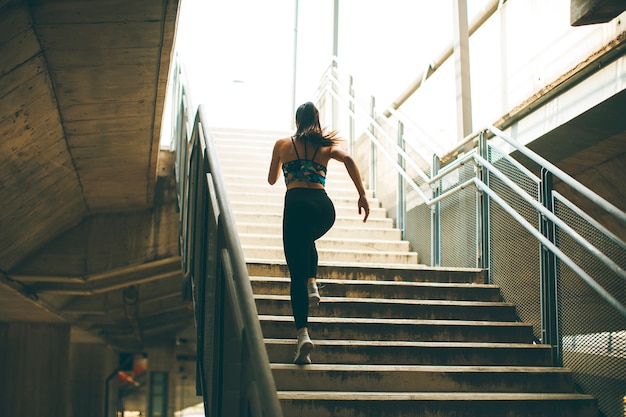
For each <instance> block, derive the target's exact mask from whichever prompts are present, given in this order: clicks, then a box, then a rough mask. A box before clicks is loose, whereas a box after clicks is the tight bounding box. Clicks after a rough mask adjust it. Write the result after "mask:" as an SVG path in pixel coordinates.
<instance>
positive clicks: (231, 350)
mask: <svg viewBox="0 0 626 417" xmlns="http://www.w3.org/2000/svg"><path fill="white" fill-rule="evenodd" d="M174 74H175V75H174V78H173V82H172V92H173V97H174V100H173V103H175V105H176V106H177V107H176V108H174V109H173V122H172V126H173V143H172V146H173V151H174V152H175V153H176V164H175V167H176V179H177V194H178V204H179V207H180V225H181V227H180V252H181V258H182V263H183V273H184V277H185V278H184V291H183V293H184V294H186V296H187V297H189V298H191V299H192V300H193V305H194V312H195V320H196V330H197V355H198V360H197V365H198V366H197V391H198V395H201V396H202V397H203V398H204V404H205V412H206V415H207V416H224V417H226V416H244V415H245V416H255V417H280V416H282V409H281V407H280V403H279V401H278V397H277V393H276V386H275V383H274V378H273V375H272V372H271V370H270V367H269V358H268V356H267V351H266V349H265V345H264V342H263V335H262V332H261V325H260V322H259V319H258V312H257V309H256V305H255V302H254V298H253V294H252V288H251V286H250V280H249V277H248V270H247V267H246V263H245V260H244V256H243V251H242V249H241V244H240V241H239V236H238V234H237V231H236V226H235V220H234V217H233V213H232V210H231V207H230V204H229V201H228V198H227V194H226V189H225V184H224V180H223V177H222V171H221V168H220V164H219V160H218V158H217V151H216V146H215V143H214V142H213V139H212V138H211V136H210V133H209V132H208V130H207V125H206V124H205V121H206V120H207V119H206V117H205V115H204V114H203V109H202V106H200V107H199V108H198V111H197V113H196V114H195V117H194V119H193V121H191V120H190V119H189V117H190V116H191V115H190V114H189V113H188V107H189V106H188V105H189V103H188V96H187V94H186V90H185V83H184V82H183V80H182V76H183V75H182V71H181V69H180V67H177V68H176V69H175V73H174Z"/></svg>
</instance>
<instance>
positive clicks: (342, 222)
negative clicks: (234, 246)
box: [233, 210, 393, 229]
mask: <svg viewBox="0 0 626 417" xmlns="http://www.w3.org/2000/svg"><path fill="white" fill-rule="evenodd" d="M233 215H234V216H235V221H236V222H237V224H239V223H240V222H243V223H259V222H263V223H264V224H276V225H282V223H283V213H282V211H281V212H279V213H264V214H260V213H256V212H252V211H234V210H233ZM357 225H360V226H361V227H367V228H371V229H390V228H392V227H393V222H392V220H391V219H387V218H373V219H367V223H365V224H364V223H363V218H362V217H358V214H357V215H356V216H344V217H338V218H337V219H336V220H335V225H334V226H333V227H335V226H340V227H357Z"/></svg>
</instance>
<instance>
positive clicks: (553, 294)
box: [539, 168, 562, 366]
mask: <svg viewBox="0 0 626 417" xmlns="http://www.w3.org/2000/svg"><path fill="white" fill-rule="evenodd" d="M539 187H540V199H541V204H542V205H543V206H544V207H545V208H547V209H548V210H550V212H554V207H553V203H552V188H553V177H552V173H551V172H550V171H549V170H547V169H546V168H541V182H540V184H539ZM540 228H541V234H543V235H544V236H545V237H546V238H547V239H548V240H549V241H550V242H552V243H553V244H555V245H556V239H555V238H556V236H555V227H554V223H553V222H552V221H551V220H550V219H548V218H546V217H545V216H543V215H540ZM556 267H557V266H556V257H555V256H554V253H553V252H552V251H551V250H549V249H548V248H547V247H545V246H544V245H541V335H542V339H543V340H542V341H543V343H545V344H547V345H550V346H552V360H553V364H554V366H562V358H561V341H560V336H559V333H560V332H559V319H558V295H557V294H558V292H557V279H556Z"/></svg>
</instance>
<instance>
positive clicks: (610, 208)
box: [487, 126, 626, 224]
mask: <svg viewBox="0 0 626 417" xmlns="http://www.w3.org/2000/svg"><path fill="white" fill-rule="evenodd" d="M487 130H488V131H490V132H492V133H493V134H494V135H496V136H498V137H499V138H500V139H503V140H504V141H506V142H507V143H509V144H510V145H511V146H513V147H514V148H515V149H516V150H517V151H519V152H520V153H522V154H523V155H524V156H526V157H527V158H530V160H531V161H533V162H535V163H536V164H538V165H539V166H542V167H544V168H546V169H548V170H549V171H550V172H552V173H553V174H554V175H556V176H557V177H559V178H560V179H561V181H563V182H564V183H566V184H567V185H569V186H570V187H572V188H573V189H574V190H576V191H578V192H579V193H581V194H582V195H584V196H585V197H587V198H588V199H589V200H590V201H593V202H594V203H595V204H597V205H598V206H599V207H601V208H602V209H604V210H605V211H607V212H608V213H610V214H612V215H613V216H615V217H616V218H617V219H619V220H620V221H621V222H622V223H625V224H626V213H625V212H623V211H622V210H620V209H619V208H617V207H615V206H614V205H613V204H611V203H609V202H608V201H606V200H605V199H604V198H602V197H600V196H599V195H598V194H596V193H594V192H593V191H591V190H590V189H589V188H587V187H585V186H584V185H582V184H581V183H580V182H578V181H576V180H575V179H574V178H572V177H571V176H569V175H568V174H566V173H565V172H564V171H563V170H561V169H559V168H557V167H556V166H555V165H554V164H552V163H551V162H549V161H547V160H546V159H544V158H542V157H541V156H539V155H537V154H536V153H535V152H533V151H531V150H530V149H528V148H527V147H526V146H524V145H522V144H521V143H519V142H518V141H516V140H514V139H512V138H510V137H509V136H507V135H506V134H505V133H504V132H502V131H501V130H500V129H498V128H497V127H495V126H488V127H487Z"/></svg>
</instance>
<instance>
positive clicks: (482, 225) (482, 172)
mask: <svg viewBox="0 0 626 417" xmlns="http://www.w3.org/2000/svg"><path fill="white" fill-rule="evenodd" d="M488 146H489V145H488V143H487V132H486V131H482V132H480V136H479V137H478V154H479V155H480V156H481V157H483V158H484V159H485V160H487V161H489V160H490V159H489V148H488ZM477 175H478V180H479V181H481V182H482V183H483V184H485V185H486V186H487V187H489V171H488V170H487V168H485V167H484V166H478V168H477ZM477 192H478V201H479V204H478V216H477V220H478V229H477V230H478V233H479V239H478V265H477V267H478V268H481V269H483V270H484V271H485V273H486V276H485V283H489V281H490V274H489V266H490V265H489V263H490V259H489V252H490V250H491V249H490V246H489V242H490V224H489V215H490V213H489V196H488V195H485V193H483V192H481V191H479V190H478V191H477Z"/></svg>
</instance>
